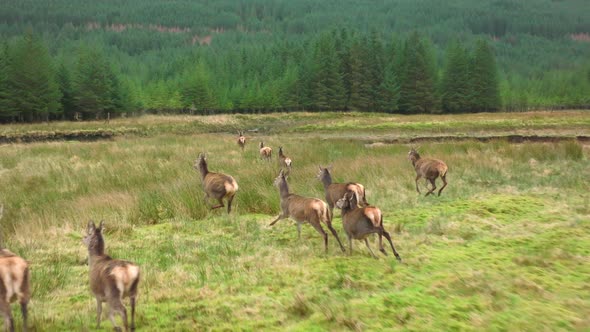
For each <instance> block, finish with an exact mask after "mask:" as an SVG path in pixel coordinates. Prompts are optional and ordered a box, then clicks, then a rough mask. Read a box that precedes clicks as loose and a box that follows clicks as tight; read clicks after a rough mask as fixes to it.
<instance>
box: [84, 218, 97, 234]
mask: <svg viewBox="0 0 590 332" xmlns="http://www.w3.org/2000/svg"><path fill="white" fill-rule="evenodd" d="M86 229H87V230H88V233H93V232H94V231H95V230H96V226H95V225H94V221H92V220H89V221H88V226H87V227H86Z"/></svg>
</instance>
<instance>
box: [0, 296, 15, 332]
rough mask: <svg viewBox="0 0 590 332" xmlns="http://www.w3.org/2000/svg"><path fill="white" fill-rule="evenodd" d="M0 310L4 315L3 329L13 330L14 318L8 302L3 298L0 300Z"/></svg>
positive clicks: (11, 331) (12, 331)
mask: <svg viewBox="0 0 590 332" xmlns="http://www.w3.org/2000/svg"><path fill="white" fill-rule="evenodd" d="M0 311H1V312H2V315H3V316H4V330H5V331H10V332H14V320H13V319H12V312H11V311H10V304H9V303H8V302H6V301H5V300H4V299H2V300H1V301H0Z"/></svg>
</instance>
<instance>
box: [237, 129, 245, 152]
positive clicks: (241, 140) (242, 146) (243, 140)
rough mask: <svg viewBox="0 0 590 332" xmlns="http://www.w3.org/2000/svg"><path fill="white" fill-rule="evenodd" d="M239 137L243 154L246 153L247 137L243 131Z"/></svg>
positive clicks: (239, 132)
mask: <svg viewBox="0 0 590 332" xmlns="http://www.w3.org/2000/svg"><path fill="white" fill-rule="evenodd" d="M238 135H239V137H238V145H239V146H240V148H241V149H242V152H244V147H246V136H244V132H243V131H238Z"/></svg>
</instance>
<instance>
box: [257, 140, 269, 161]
mask: <svg viewBox="0 0 590 332" xmlns="http://www.w3.org/2000/svg"><path fill="white" fill-rule="evenodd" d="M271 157H272V149H271V147H270V146H264V142H262V141H260V158H262V159H266V160H270V158H271Z"/></svg>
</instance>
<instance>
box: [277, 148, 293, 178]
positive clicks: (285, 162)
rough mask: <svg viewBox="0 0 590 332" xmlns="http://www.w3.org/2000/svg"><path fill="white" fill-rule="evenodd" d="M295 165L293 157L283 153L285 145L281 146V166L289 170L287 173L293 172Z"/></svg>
mask: <svg viewBox="0 0 590 332" xmlns="http://www.w3.org/2000/svg"><path fill="white" fill-rule="evenodd" d="M292 165H293V162H292V161H291V158H289V157H287V156H285V154H284V153H283V147H282V146H279V166H280V167H281V168H285V169H286V170H287V174H288V173H290V172H291V166H292Z"/></svg>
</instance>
